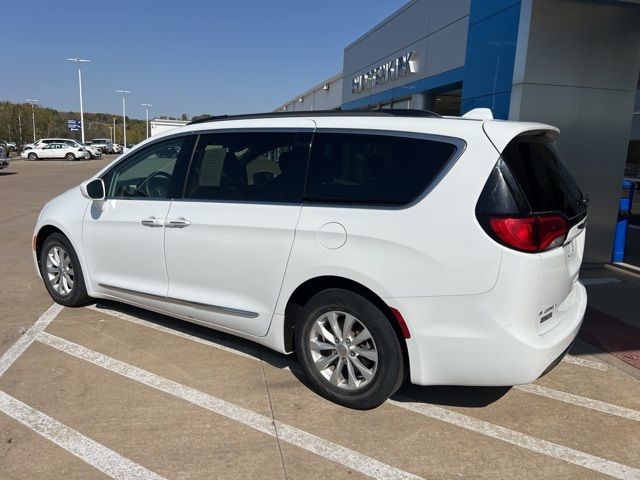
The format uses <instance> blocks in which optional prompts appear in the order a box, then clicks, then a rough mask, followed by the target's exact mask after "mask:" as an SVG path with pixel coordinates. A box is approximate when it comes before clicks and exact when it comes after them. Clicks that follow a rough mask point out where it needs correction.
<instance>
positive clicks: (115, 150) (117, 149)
mask: <svg viewBox="0 0 640 480" xmlns="http://www.w3.org/2000/svg"><path fill="white" fill-rule="evenodd" d="M113 153H117V154H120V153H122V145H120V144H117V143H114V144H113Z"/></svg>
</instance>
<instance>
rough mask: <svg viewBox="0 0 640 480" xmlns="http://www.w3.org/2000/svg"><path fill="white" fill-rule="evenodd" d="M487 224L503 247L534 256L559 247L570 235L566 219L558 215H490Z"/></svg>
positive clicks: (488, 230)
mask: <svg viewBox="0 0 640 480" xmlns="http://www.w3.org/2000/svg"><path fill="white" fill-rule="evenodd" d="M483 223H484V225H483V226H484V227H485V230H487V233H489V234H490V235H491V236H492V237H493V238H494V239H495V240H497V241H498V242H500V243H501V244H503V245H505V246H507V247H510V248H514V249H516V250H521V251H523V252H531V253H533V252H542V251H544V250H549V249H551V248H555V247H559V246H560V245H562V244H563V243H564V240H565V238H566V237H567V232H568V224H567V221H566V219H565V218H564V217H563V216H562V215H557V214H540V215H525V216H517V217H515V216H503V215H497V216H488V218H487V219H486V221H485V222H483ZM487 227H488V228H487Z"/></svg>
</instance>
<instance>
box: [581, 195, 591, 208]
mask: <svg viewBox="0 0 640 480" xmlns="http://www.w3.org/2000/svg"><path fill="white" fill-rule="evenodd" d="M590 201H591V195H589V194H588V193H585V194H584V195H582V198H581V199H580V200H578V204H582V205H584V206H585V207H587V206H589V202H590Z"/></svg>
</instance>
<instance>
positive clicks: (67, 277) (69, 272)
mask: <svg viewBox="0 0 640 480" xmlns="http://www.w3.org/2000/svg"><path fill="white" fill-rule="evenodd" d="M40 268H41V270H42V279H43V280H44V285H45V287H46V289H47V292H49V295H50V296H51V298H53V300H54V301H55V302H56V303H59V304H60V305H64V306H66V307H79V306H82V305H86V304H87V303H89V302H90V301H91V297H89V295H88V293H87V289H86V287H85V284H84V277H83V275H82V267H81V266H80V261H79V260H78V256H77V255H76V252H75V250H74V249H73V246H72V245H71V242H70V241H69V239H67V237H65V236H64V235H62V234H61V233H53V234H51V235H49V236H48V237H47V238H46V239H45V241H44V243H43V245H42V249H41V250H40Z"/></svg>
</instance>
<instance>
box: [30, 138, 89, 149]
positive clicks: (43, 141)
mask: <svg viewBox="0 0 640 480" xmlns="http://www.w3.org/2000/svg"><path fill="white" fill-rule="evenodd" d="M65 142H74V143H78V142H77V141H76V140H73V139H71V138H41V139H40V140H36V141H35V142H33V143H27V144H25V145H23V146H22V151H25V150H32V149H34V148H43V147H44V146H45V145H50V144H52V143H65Z"/></svg>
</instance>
